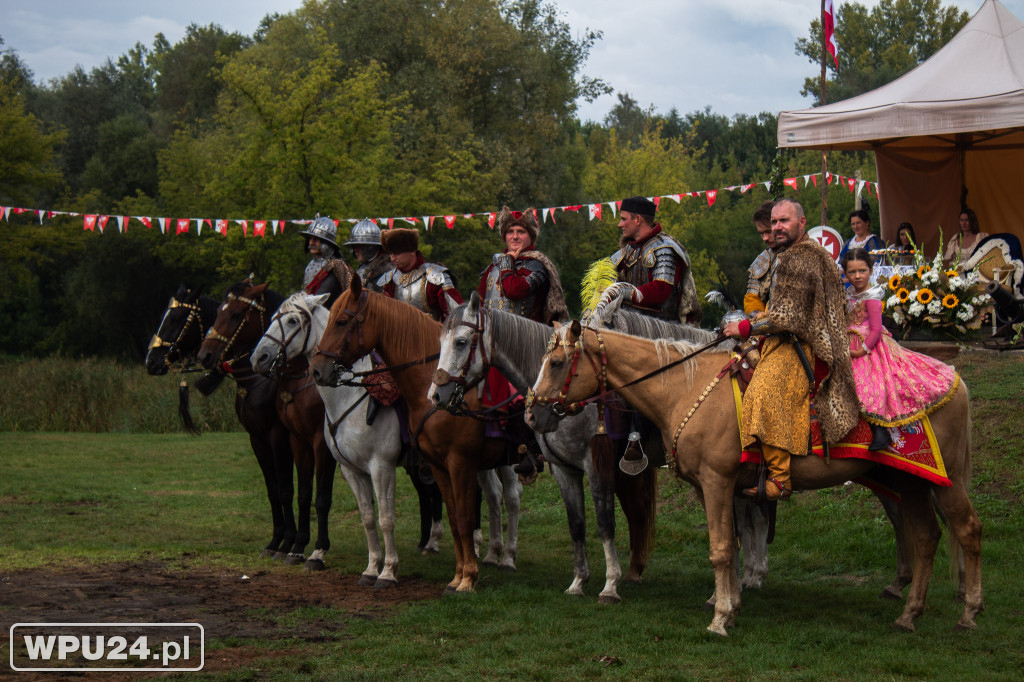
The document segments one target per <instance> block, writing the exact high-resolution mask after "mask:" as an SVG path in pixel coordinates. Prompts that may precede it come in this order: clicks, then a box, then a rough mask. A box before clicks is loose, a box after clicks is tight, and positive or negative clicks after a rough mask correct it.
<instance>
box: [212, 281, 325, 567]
mask: <svg viewBox="0 0 1024 682" xmlns="http://www.w3.org/2000/svg"><path fill="white" fill-rule="evenodd" d="M282 301H284V298H283V297H282V296H281V295H280V294H278V293H277V292H274V291H272V290H270V289H268V288H267V285H266V284H260V285H253V284H252V283H251V282H249V281H248V280H246V281H243V282H239V283H238V284H235V285H233V286H232V287H231V288H230V289H228V292H227V295H226V296H225V298H224V302H223V303H222V304H221V306H220V308H219V309H218V311H217V318H216V320H214V323H213V325H212V326H211V327H210V330H209V331H208V332H207V334H206V339H205V340H204V341H203V344H202V346H201V347H200V349H199V354H198V356H197V357H198V360H199V362H201V363H202V364H203V366H204V367H206V368H207V369H210V370H217V371H221V372H224V373H225V374H228V375H229V376H231V377H233V378H235V379H236V380H237V381H238V383H239V393H242V392H243V391H245V392H246V394H247V393H248V391H249V390H250V385H252V384H255V383H256V382H261V381H262V382H266V381H267V379H266V378H265V377H263V376H262V375H260V374H257V373H256V372H255V371H254V370H253V369H252V365H251V364H250V361H249V356H250V354H251V353H252V351H253V349H254V348H255V347H256V344H257V343H259V340H260V338H261V337H262V336H263V333H264V332H265V331H266V330H267V327H268V326H269V324H270V318H271V315H273V312H274V311H275V310H277V307H278V306H279V305H281V303H282ZM274 383H275V384H276V386H275V387H274V388H273V389H272V391H273V393H272V394H270V395H263V396H261V397H262V398H263V399H264V400H265V401H266V403H265V404H264V406H265V405H266V404H270V403H271V401H272V404H273V407H274V413H273V416H272V418H271V419H270V421H273V422H276V423H277V424H279V425H280V426H281V427H282V428H283V430H284V431H285V432H286V434H287V438H288V442H289V444H290V448H291V453H292V457H293V460H294V462H295V469H296V471H297V474H298V487H299V491H298V504H299V520H298V524H297V527H296V530H297V532H296V535H295V540H294V542H293V543H292V546H291V548H290V549H289V551H288V557H287V558H286V559H285V563H287V564H301V563H304V564H305V567H306V568H307V569H308V570H322V569H323V567H324V563H323V555H324V553H325V552H327V550H328V549H330V547H331V541H330V538H329V535H328V525H327V520H328V515H329V513H330V510H331V501H332V496H333V492H334V472H335V469H336V468H337V463H336V462H335V461H334V457H333V456H332V455H331V452H330V449H329V448H328V447H327V442H326V440H325V439H324V404H323V401H322V400H321V399H320V393H319V392H318V391H317V390H316V387H315V386H314V385H313V381H312V379H311V378H310V376H309V368H308V365H307V363H306V358H305V357H299V358H295V359H294V360H292V361H289V363H288V365H287V366H286V367H285V368H284V370H283V371H282V372H281V374H280V376H279V377H278V378H277V379H276V381H275V382H274ZM253 387H254V386H253ZM263 412H264V413H263V414H262V415H261V417H262V418H263V419H267V418H268V417H271V415H269V414H267V412H268V410H266V409H264V410H263ZM239 417H240V418H241V417H242V415H241V414H240V415H239ZM314 472H315V474H316V499H315V501H314V499H313V480H314ZM287 479H288V485H287V491H288V506H289V507H290V506H291V472H290V471H289V472H288V476H287ZM282 488H284V486H283V485H282ZM311 503H312V504H314V505H315V506H316V512H317V538H316V544H315V546H314V549H315V551H314V553H313V555H312V556H310V558H309V559H308V560H307V559H306V556H305V549H306V545H307V544H308V543H309V539H310V533H309V525H310V505H311Z"/></svg>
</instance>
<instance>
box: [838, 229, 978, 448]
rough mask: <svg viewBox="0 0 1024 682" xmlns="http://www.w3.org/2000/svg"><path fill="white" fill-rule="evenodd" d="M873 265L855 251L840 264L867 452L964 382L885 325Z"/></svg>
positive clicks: (938, 404)
mask: <svg viewBox="0 0 1024 682" xmlns="http://www.w3.org/2000/svg"><path fill="white" fill-rule="evenodd" d="M873 265H874V262H873V260H872V258H871V254H870V253H868V252H867V251H865V250H864V249H851V250H850V251H848V252H847V253H846V255H845V256H843V260H842V266H843V270H844V271H845V273H846V279H847V281H849V282H850V284H851V286H850V288H849V289H848V294H849V302H848V305H847V318H846V319H847V325H848V327H847V333H848V334H849V337H850V358H851V360H852V364H853V378H854V382H855V383H856V385H857V397H858V398H860V403H861V415H862V416H863V417H864V419H865V420H866V421H867V422H868V423H869V424H871V430H872V432H873V434H874V438H873V439H872V442H871V445H870V446H869V447H868V449H869V450H882V449H884V448H885V447H886V446H887V445H889V443H890V441H891V437H890V435H889V429H888V428H885V427H892V426H902V425H903V424H909V423H911V422H914V421H917V420H918V419H920V418H921V417H923V416H924V415H926V414H929V413H931V412H934V411H935V410H937V409H938V408H940V407H942V406H943V405H944V404H945V403H946V402H947V401H948V400H949V399H950V398H951V397H952V395H953V392H954V391H955V390H956V387H957V384H958V383H959V381H960V377H959V375H957V373H956V370H955V369H953V368H952V367H950V366H949V365H947V364H946V363H944V362H939V361H938V360H935V359H934V358H932V357H929V356H927V355H922V354H921V353H915V352H914V351H911V350H907V349H906V348H903V347H902V346H900V345H899V344H898V343H896V341H894V340H893V338H892V336H891V335H890V334H889V332H888V331H887V330H886V329H885V327H883V326H882V306H883V303H882V299H883V296H884V295H885V289H884V288H883V287H881V286H871V280H872V268H873Z"/></svg>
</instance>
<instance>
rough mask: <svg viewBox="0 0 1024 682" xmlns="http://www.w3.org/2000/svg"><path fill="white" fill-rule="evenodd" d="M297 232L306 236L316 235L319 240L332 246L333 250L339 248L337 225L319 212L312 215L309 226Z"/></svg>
mask: <svg viewBox="0 0 1024 682" xmlns="http://www.w3.org/2000/svg"><path fill="white" fill-rule="evenodd" d="M299 234H301V235H305V236H306V237H316V238H317V239H319V240H320V241H322V242H327V243H328V244H330V245H331V246H333V247H334V249H335V251H338V250H339V249H338V242H337V239H338V226H337V225H335V224H334V221H333V220H331V219H330V218H328V217H324V216H321V215H320V214H319V213H317V214H316V216H314V217H313V223H312V224H311V225H310V226H309V229H308V230H306V231H304V232H300V233H299Z"/></svg>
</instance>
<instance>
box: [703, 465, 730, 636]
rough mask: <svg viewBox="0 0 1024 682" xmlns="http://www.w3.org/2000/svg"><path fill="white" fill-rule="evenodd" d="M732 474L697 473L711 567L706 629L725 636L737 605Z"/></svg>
mask: <svg viewBox="0 0 1024 682" xmlns="http://www.w3.org/2000/svg"><path fill="white" fill-rule="evenodd" d="M734 485H735V477H731V478H730V477H726V476H722V475H720V474H718V473H717V472H714V471H705V472H702V475H701V488H702V489H703V492H704V496H703V498H704V510H705V514H706V515H707V520H708V544H709V548H710V552H709V558H710V559H711V566H712V567H713V568H714V570H715V597H714V599H715V617H714V619H712V621H711V624H710V625H709V626H708V630H709V631H710V632H713V633H715V634H717V635H722V636H727V635H728V634H729V633H728V632H726V628H727V627H731V626H732V624H733V621H734V620H735V618H736V612H737V611H739V607H740V591H739V582H738V581H737V579H736V569H735V567H734V566H733V552H734V546H733V545H734V542H733V540H734V535H733V518H732V501H733V487H734Z"/></svg>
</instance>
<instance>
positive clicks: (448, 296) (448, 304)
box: [444, 291, 459, 312]
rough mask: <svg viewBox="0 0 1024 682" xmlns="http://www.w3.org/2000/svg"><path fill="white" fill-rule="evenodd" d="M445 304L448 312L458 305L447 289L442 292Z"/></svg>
mask: <svg viewBox="0 0 1024 682" xmlns="http://www.w3.org/2000/svg"><path fill="white" fill-rule="evenodd" d="M444 301H445V306H446V307H447V308H448V312H451V311H453V310H455V309H456V308H458V307H459V302H458V301H456V300H455V299H454V298H452V295H451V294H449V293H448V292H447V291H446V292H444Z"/></svg>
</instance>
